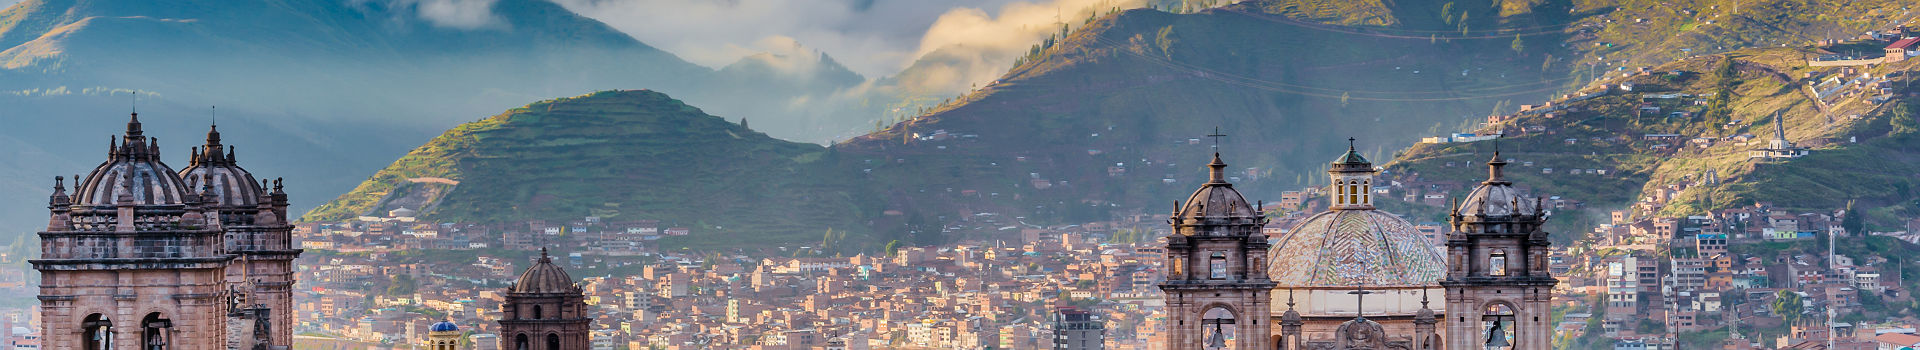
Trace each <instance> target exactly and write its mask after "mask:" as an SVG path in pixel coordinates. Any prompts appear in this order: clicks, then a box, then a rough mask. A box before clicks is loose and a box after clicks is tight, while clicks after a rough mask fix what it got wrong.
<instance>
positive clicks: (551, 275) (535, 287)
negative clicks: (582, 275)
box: [512, 248, 577, 294]
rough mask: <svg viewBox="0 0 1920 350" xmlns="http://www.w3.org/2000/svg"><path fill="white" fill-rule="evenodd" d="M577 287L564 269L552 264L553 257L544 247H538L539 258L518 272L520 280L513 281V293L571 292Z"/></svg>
mask: <svg viewBox="0 0 1920 350" xmlns="http://www.w3.org/2000/svg"><path fill="white" fill-rule="evenodd" d="M576 290H577V287H576V286H575V285H574V283H573V277H572V276H567V271H566V270H561V269H560V266H559V265H554V264H553V257H550V256H547V250H546V249H545V248H542V249H540V260H539V261H537V262H534V263H533V267H529V268H527V272H525V273H522V274H520V280H519V281H516V282H514V283H513V290H512V291H513V292H514V293H540V294H548V293H573V292H574V291H576Z"/></svg>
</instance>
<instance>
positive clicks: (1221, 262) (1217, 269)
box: [1207, 252, 1227, 279]
mask: <svg viewBox="0 0 1920 350" xmlns="http://www.w3.org/2000/svg"><path fill="white" fill-rule="evenodd" d="M1207 269H1209V270H1211V272H1209V273H1208V276H1207V278H1212V279H1226V278H1227V253H1222V252H1213V255H1212V256H1210V257H1208V258H1207Z"/></svg>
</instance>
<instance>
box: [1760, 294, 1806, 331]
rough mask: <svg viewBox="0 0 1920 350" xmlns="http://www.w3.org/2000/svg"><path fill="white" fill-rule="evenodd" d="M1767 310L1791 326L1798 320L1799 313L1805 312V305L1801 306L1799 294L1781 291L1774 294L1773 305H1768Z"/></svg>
mask: <svg viewBox="0 0 1920 350" xmlns="http://www.w3.org/2000/svg"><path fill="white" fill-rule="evenodd" d="M1768 309H1770V310H1772V311H1773V314H1774V315H1775V316H1780V319H1781V320H1784V321H1786V322H1787V324H1793V322H1794V321H1799V320H1800V313H1801V312H1805V311H1806V305H1803V304H1801V301H1800V293H1798V292H1794V291H1791V290H1785V289H1782V290H1780V292H1779V293H1775V294H1774V298H1773V305H1769V307H1768Z"/></svg>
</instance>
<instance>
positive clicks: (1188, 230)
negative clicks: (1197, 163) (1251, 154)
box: [1160, 153, 1274, 350]
mask: <svg viewBox="0 0 1920 350" xmlns="http://www.w3.org/2000/svg"><path fill="white" fill-rule="evenodd" d="M1207 168H1208V169H1209V170H1208V180H1207V183H1206V184H1203V185H1201V186H1200V189H1199V190H1197V191H1194V193H1193V196H1191V197H1188V198H1187V202H1186V203H1185V205H1184V206H1180V205H1176V207H1179V211H1176V212H1174V213H1173V216H1172V217H1171V218H1169V219H1168V222H1169V223H1171V224H1172V225H1173V234H1172V235H1169V236H1168V237H1167V262H1166V268H1167V277H1166V282H1164V283H1161V284H1160V290H1162V291H1165V292H1166V304H1167V319H1166V321H1165V322H1166V326H1167V328H1168V330H1169V332H1168V335H1167V348H1168V349H1203V348H1206V349H1213V348H1230V349H1236V350H1254V349H1272V348H1273V344H1271V338H1270V335H1271V334H1273V324H1272V321H1273V319H1272V317H1271V316H1270V314H1271V312H1272V311H1271V305H1268V304H1269V303H1271V302H1272V301H1271V298H1270V297H1269V295H1268V294H1270V293H1271V291H1272V289H1273V286H1274V283H1273V282H1272V281H1270V280H1268V279H1267V271H1266V266H1267V261H1266V259H1267V247H1268V244H1267V235H1266V234H1264V233H1261V232H1260V228H1261V227H1262V226H1264V225H1265V224H1266V218H1265V217H1263V216H1262V215H1260V212H1259V210H1258V209H1257V208H1254V207H1253V206H1252V205H1249V204H1248V203H1247V200H1246V198H1244V197H1241V196H1240V192H1239V191H1235V190H1234V189H1233V184H1231V183H1228V182H1227V180H1226V168H1227V164H1226V163H1225V162H1222V161H1221V160H1220V154H1219V153H1214V155H1213V162H1212V163H1211V164H1207ZM1229 338H1231V339H1232V340H1231V341H1229V340H1228V339H1229Z"/></svg>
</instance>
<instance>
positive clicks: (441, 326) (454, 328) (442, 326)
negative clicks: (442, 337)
mask: <svg viewBox="0 0 1920 350" xmlns="http://www.w3.org/2000/svg"><path fill="white" fill-rule="evenodd" d="M430 331H431V332H458V331H460V326H458V325H454V324H453V322H448V321H440V323H435V324H433V327H432V328H430Z"/></svg>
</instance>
